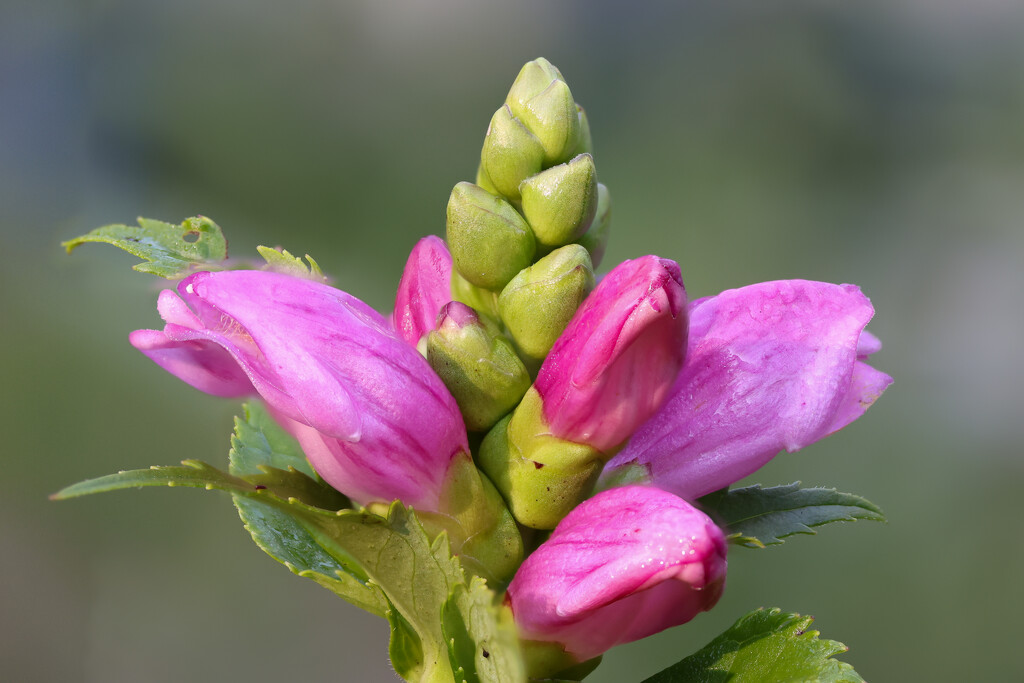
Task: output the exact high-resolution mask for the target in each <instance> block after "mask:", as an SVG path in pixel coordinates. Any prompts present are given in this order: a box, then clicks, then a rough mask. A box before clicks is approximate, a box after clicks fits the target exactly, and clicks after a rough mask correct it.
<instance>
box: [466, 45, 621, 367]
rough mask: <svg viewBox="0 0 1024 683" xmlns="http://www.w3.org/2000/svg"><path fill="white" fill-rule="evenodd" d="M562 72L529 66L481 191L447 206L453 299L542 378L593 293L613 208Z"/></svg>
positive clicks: (538, 63)
mask: <svg viewBox="0 0 1024 683" xmlns="http://www.w3.org/2000/svg"><path fill="white" fill-rule="evenodd" d="M592 150H593V145H592V142H591V137H590V126H589V125H588V123H587V116H586V113H585V112H584V111H583V108H582V107H580V106H579V105H578V104H576V102H575V100H573V97H572V93H571V92H570V91H569V86H568V85H566V82H565V79H564V78H563V77H562V74H561V72H559V70H558V69H557V68H555V67H554V66H553V65H552V64H551V63H550V62H548V61H547V60H546V59H543V58H541V59H537V60H534V61H532V62H529V63H527V64H526V65H525V66H524V67H523V68H522V70H521V71H520V72H519V76H518V77H517V78H516V80H515V82H514V83H513V84H512V88H511V89H510V90H509V93H508V96H507V97H506V98H505V103H504V104H502V106H501V107H500V108H499V109H498V111H496V112H495V113H494V116H493V117H492V118H491V123H490V125H489V126H488V128H487V134H486V136H485V137H484V144H483V149H482V151H481V154H480V166H479V169H478V171H477V178H476V184H473V183H468V182H463V183H459V184H458V185H456V186H455V188H454V189H453V190H452V194H451V198H450V199H449V201H448V215H447V226H446V227H447V242H448V246H449V248H450V249H451V253H452V260H453V265H454V269H453V271H452V295H453V297H454V298H455V299H456V300H458V301H461V302H463V303H465V304H467V305H469V306H472V307H473V308H475V309H476V310H478V311H479V312H480V313H482V314H484V315H485V316H487V317H488V318H490V320H491V321H492V322H494V323H496V324H497V325H499V326H500V328H501V331H502V332H503V333H504V334H505V335H507V336H508V338H509V339H510V340H511V341H512V343H513V344H514V346H515V349H516V351H517V352H518V354H519V356H520V357H521V358H522V361H523V363H524V364H525V366H526V368H527V369H528V370H529V371H530V372H531V374H533V375H535V374H536V372H537V369H538V368H539V366H540V362H541V361H542V360H543V359H544V357H545V356H546V355H547V353H548V352H549V351H550V350H551V347H552V346H553V345H554V343H555V340H556V339H557V338H558V336H559V335H560V334H561V332H562V330H563V329H565V326H566V325H567V324H568V323H569V320H570V319H572V316H573V314H574V313H575V312H576V309H577V308H578V307H579V305H580V303H581V302H582V301H583V299H584V298H585V297H586V296H587V294H588V293H589V292H590V290H592V289H593V287H594V268H596V267H597V266H598V265H599V264H600V261H601V258H602V256H603V254H604V250H605V246H606V244H607V241H608V229H609V225H610V218H611V204H610V200H609V194H608V188H606V187H605V186H604V185H602V184H601V183H598V182H597V170H596V167H595V166H594V158H593V155H592Z"/></svg>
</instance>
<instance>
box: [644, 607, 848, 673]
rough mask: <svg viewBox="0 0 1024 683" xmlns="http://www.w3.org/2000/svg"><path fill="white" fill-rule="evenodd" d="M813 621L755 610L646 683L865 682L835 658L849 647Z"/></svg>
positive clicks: (797, 616)
mask: <svg viewBox="0 0 1024 683" xmlns="http://www.w3.org/2000/svg"><path fill="white" fill-rule="evenodd" d="M813 620H814V619H813V617H802V616H800V615H799V614H787V613H784V612H782V610H780V609H778V608H774V609H771V610H766V609H763V608H762V609H758V610H755V611H753V612H751V613H750V614H748V615H746V616H745V617H743V618H741V619H740V620H739V621H737V622H736V623H735V624H733V625H732V627H731V628H730V629H729V630H728V631H726V632H725V633H723V634H722V635H720V636H718V637H717V638H715V639H714V640H712V641H711V642H710V643H708V644H707V645H705V646H704V647H703V648H701V649H700V650H698V651H697V652H696V653H694V654H692V655H690V656H689V657H687V658H686V659H684V660H682V661H680V662H678V663H676V664H673V665H672V666H670V667H669V668H667V669H665V670H664V671H662V672H660V673H657V674H655V675H653V676H651V677H650V678H648V679H646V680H645V681H644V682H643V683H726V682H727V681H728V683H761V682H763V681H778V682H779V683H785V682H793V683H795V682H796V681H817V682H819V683H864V679H863V678H861V677H860V676H859V675H858V674H857V672H856V671H854V670H853V667H852V666H850V665H849V664H847V663H845V662H840V661H837V660H835V659H832V657H833V656H835V655H837V654H840V653H842V652H846V650H847V647H846V646H845V645H843V644H842V643H837V642H836V641H834V640H818V635H819V634H818V631H811V630H808V627H809V626H810V625H811V622H812V621H813Z"/></svg>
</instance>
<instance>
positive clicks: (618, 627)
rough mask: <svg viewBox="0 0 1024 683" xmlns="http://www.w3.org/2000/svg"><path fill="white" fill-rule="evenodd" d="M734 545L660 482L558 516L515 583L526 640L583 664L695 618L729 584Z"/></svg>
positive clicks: (512, 598)
mask: <svg viewBox="0 0 1024 683" xmlns="http://www.w3.org/2000/svg"><path fill="white" fill-rule="evenodd" d="M725 555H726V544H725V540H724V538H723V536H722V532H721V531H720V530H719V529H718V527H717V526H715V524H714V523H713V522H712V521H711V519H709V518H708V516H707V515H705V514H704V513H702V512H700V511H699V510H697V509H695V508H694V507H692V506H690V505H689V504H688V503H686V501H684V500H682V499H680V498H678V497H676V496H674V495H672V494H670V493H667V492H665V491H661V490H658V489H655V488H647V487H643V486H625V487H622V488H617V489H611V490H608V491H604V492H603V493H599V494H598V495H596V496H594V497H593V498H591V499H589V500H587V501H584V502H583V503H581V504H580V505H579V506H578V507H577V508H575V509H574V510H573V511H572V512H571V513H569V515H568V516H567V517H566V518H565V519H563V520H562V521H561V522H559V524H558V526H557V527H556V528H555V530H554V531H553V532H552V534H551V537H550V538H548V540H547V541H545V542H544V543H542V544H541V546H540V547H539V548H538V549H537V550H536V551H535V552H534V553H533V554H532V555H530V556H529V557H528V558H527V559H526V561H525V562H524V563H523V565H522V566H521V567H520V568H519V571H517V572H516V575H515V578H513V579H512V583H511V584H510V585H509V587H508V599H509V602H510V604H511V607H512V612H513V615H514V616H515V620H516V624H517V625H518V627H519V631H520V635H521V636H522V637H523V638H524V639H527V640H541V641H551V642H556V643H561V644H562V645H563V646H564V647H565V650H566V651H567V652H569V653H570V654H572V655H574V656H575V657H576V658H578V659H579V660H580V661H583V660H586V659H590V658H592V657H596V656H597V655H599V654H601V653H602V652H604V651H606V650H608V649H609V648H611V647H613V646H615V645H618V644H621V643H628V642H630V641H633V640H638V639H640V638H645V637H647V636H649V635H651V634H654V633H657V632H659V631H662V630H664V629H666V628H669V627H671V626H676V625H679V624H683V623H685V622H687V621H690V620H691V619H693V617H695V616H696V615H697V614H698V613H700V612H702V611H706V610H709V609H711V607H713V606H714V605H715V603H716V602H717V601H718V598H719V597H720V595H721V593H722V589H723V587H724V584H725V572H726V558H725Z"/></svg>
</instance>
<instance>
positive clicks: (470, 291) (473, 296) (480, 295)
mask: <svg viewBox="0 0 1024 683" xmlns="http://www.w3.org/2000/svg"><path fill="white" fill-rule="evenodd" d="M452 301H460V302H462V303H464V304H466V305H467V306H469V307H470V308H472V309H473V310H475V311H476V312H477V313H482V314H484V315H486V316H487V317H488V318H490V319H491V320H498V319H499V316H498V293H497V292H492V291H491V290H489V289H484V288H482V287H477V286H476V285H474V284H472V283H471V282H469V281H468V280H466V278H464V277H462V276H461V275H459V271H457V270H455V269H452ZM435 322H436V318H435Z"/></svg>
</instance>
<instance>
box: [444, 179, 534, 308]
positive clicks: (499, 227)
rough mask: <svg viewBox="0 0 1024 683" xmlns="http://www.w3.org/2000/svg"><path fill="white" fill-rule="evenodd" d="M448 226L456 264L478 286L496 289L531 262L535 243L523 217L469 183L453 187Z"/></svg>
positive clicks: (504, 203) (450, 244)
mask: <svg viewBox="0 0 1024 683" xmlns="http://www.w3.org/2000/svg"><path fill="white" fill-rule="evenodd" d="M447 228H448V233H447V236H448V245H449V248H450V249H451V252H452V259H453V260H454V263H455V267H456V268H457V269H458V271H459V273H461V274H462V276H463V277H464V278H466V280H468V281H469V282H470V283H472V284H474V285H476V286H478V287H484V288H485V289H491V290H495V291H497V290H499V289H501V288H502V287H504V286H505V285H506V284H508V281H509V280H511V279H512V278H513V277H514V276H515V274H516V273H518V272H519V271H520V270H522V269H523V268H525V267H526V266H528V265H530V263H531V262H532V261H533V256H534V252H535V251H536V243H535V241H534V237H533V231H531V230H530V226H529V225H528V224H527V223H526V221H525V220H523V217H522V216H520V215H519V212H518V211H516V210H515V208H513V207H512V205H511V204H509V203H508V202H506V201H505V200H504V199H502V198H501V197H496V196H494V195H493V194H491V193H490V192H488V191H487V190H484V189H483V188H481V187H479V186H477V185H474V184H472V183H465V182H463V183H459V184H458V185H456V186H455V188H454V189H453V190H452V195H451V198H450V199H449V200H448V225H447Z"/></svg>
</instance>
